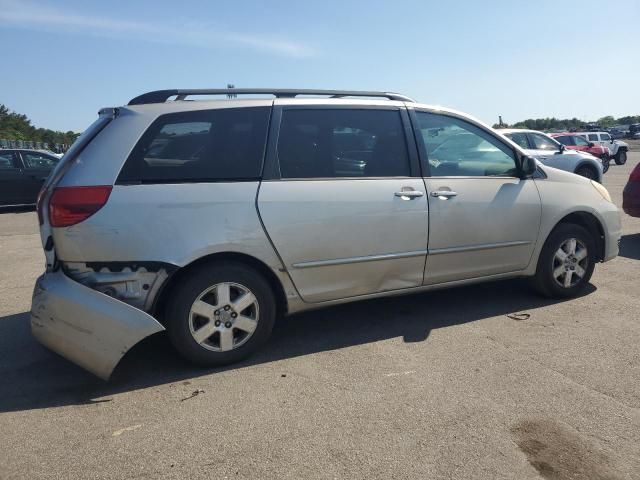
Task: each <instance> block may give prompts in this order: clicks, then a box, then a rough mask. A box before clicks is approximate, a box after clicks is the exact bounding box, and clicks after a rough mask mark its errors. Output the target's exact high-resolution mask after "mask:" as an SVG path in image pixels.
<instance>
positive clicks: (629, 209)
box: [622, 163, 640, 217]
mask: <svg viewBox="0 0 640 480" xmlns="http://www.w3.org/2000/svg"><path fill="white" fill-rule="evenodd" d="M622 209H623V210H624V212H625V213H626V214H627V215H631V216H632V217H640V163H639V164H638V165H636V168H634V169H633V171H632V172H631V175H629V181H628V182H627V184H626V185H625V187H624V190H623V191H622Z"/></svg>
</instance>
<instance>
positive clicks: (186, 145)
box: [118, 107, 270, 183]
mask: <svg viewBox="0 0 640 480" xmlns="http://www.w3.org/2000/svg"><path fill="white" fill-rule="evenodd" d="M269 114H270V108H269V107H256V108H235V109H219V110H207V111H197V112H181V113H172V114H168V115H163V116H161V117H159V118H158V119H157V120H156V121H155V122H154V123H153V124H152V125H151V127H149V129H148V130H147V131H146V132H145V134H144V135H143V136H142V138H141V139H140V141H139V142H138V144H137V145H136V146H135V148H134V149H133V152H132V153H131V155H130V156H129V158H128V159H127V162H126V163H125V166H124V167H123V169H122V172H121V173H120V176H119V178H118V180H119V181H121V182H142V183H163V182H165V183H166V182H188V181H192V182H206V181H217V180H250V179H256V178H259V177H260V171H261V168H262V157H263V154H264V145H265V141H266V135H267V125H268V121H269Z"/></svg>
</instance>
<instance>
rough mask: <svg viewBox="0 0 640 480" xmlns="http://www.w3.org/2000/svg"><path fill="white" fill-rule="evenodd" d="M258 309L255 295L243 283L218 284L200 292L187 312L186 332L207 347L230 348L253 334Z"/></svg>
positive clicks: (220, 349)
mask: <svg viewBox="0 0 640 480" xmlns="http://www.w3.org/2000/svg"><path fill="white" fill-rule="evenodd" d="M259 316H260V310H259V305H258V300H257V298H256V296H255V295H254V294H253V293H252V292H251V290H249V289H248V288H247V287H245V286H244V285H240V284H238V283H232V282H224V283H218V284H216V285H213V286H212V287H209V288H208V289H206V290H205V291H204V292H202V293H201V294H200V295H199V296H198V297H197V298H196V300H195V301H194V302H193V304H192V306H191V310H190V312H189V331H190V332H191V336H192V337H193V339H194V340H195V341H196V342H197V343H198V344H199V345H200V346H202V347H204V348H206V349H207V350H213V351H216V352H227V351H230V350H234V349H236V348H238V347H240V346H241V345H243V344H244V343H246V342H247V341H248V340H249V338H251V336H252V335H253V332H254V331H255V330H256V328H257V326H258V321H259Z"/></svg>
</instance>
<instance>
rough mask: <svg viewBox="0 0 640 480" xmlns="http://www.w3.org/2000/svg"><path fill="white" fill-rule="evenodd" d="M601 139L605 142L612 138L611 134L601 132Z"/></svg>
mask: <svg viewBox="0 0 640 480" xmlns="http://www.w3.org/2000/svg"><path fill="white" fill-rule="evenodd" d="M600 140H601V141H603V142H608V141H610V140H611V135H609V134H608V133H601V134H600Z"/></svg>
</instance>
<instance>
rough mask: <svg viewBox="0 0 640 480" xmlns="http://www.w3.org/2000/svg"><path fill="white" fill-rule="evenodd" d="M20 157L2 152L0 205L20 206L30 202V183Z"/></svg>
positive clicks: (13, 153) (0, 157)
mask: <svg viewBox="0 0 640 480" xmlns="http://www.w3.org/2000/svg"><path fill="white" fill-rule="evenodd" d="M23 170H24V169H23V168H22V163H21V161H20V157H19V156H18V155H17V154H16V153H15V152H11V151H9V152H7V151H5V152H0V204H1V205H19V204H25V203H33V202H29V195H28V190H29V188H28V184H27V183H28V181H27V177H26V176H25V175H24V172H23Z"/></svg>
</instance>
